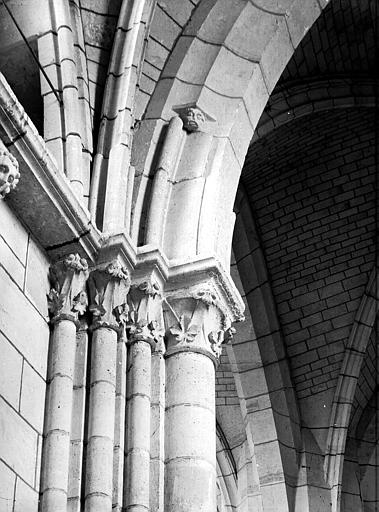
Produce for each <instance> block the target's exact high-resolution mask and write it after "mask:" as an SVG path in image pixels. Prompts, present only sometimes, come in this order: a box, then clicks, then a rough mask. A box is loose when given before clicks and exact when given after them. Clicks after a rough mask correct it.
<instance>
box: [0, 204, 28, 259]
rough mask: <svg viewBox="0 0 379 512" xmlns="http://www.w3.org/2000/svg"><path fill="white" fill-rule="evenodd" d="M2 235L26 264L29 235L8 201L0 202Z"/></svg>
mask: <svg viewBox="0 0 379 512" xmlns="http://www.w3.org/2000/svg"><path fill="white" fill-rule="evenodd" d="M0 235H1V236H2V237H3V238H4V240H5V241H6V243H7V245H8V246H9V247H10V248H11V249H12V251H13V252H14V254H15V255H16V256H17V258H18V259H19V260H20V262H21V263H23V264H25V260H26V250H27V246H28V233H27V231H26V229H25V228H24V226H23V225H22V224H21V222H20V221H19V220H18V218H17V217H16V215H15V214H14V213H13V212H12V210H11V209H10V208H9V206H8V204H7V202H6V201H0Z"/></svg>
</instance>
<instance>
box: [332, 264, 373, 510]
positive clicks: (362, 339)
mask: <svg viewBox="0 0 379 512" xmlns="http://www.w3.org/2000/svg"><path fill="white" fill-rule="evenodd" d="M378 263H379V262H378V261H377V262H376V263H375V265H374V267H373V269H372V271H371V274H370V276H369V279H368V282H367V286H366V290H365V292H364V295H363V297H362V300H361V303H360V305H359V308H358V311H357V313H356V316H355V319H354V323H353V327H352V329H351V332H350V336H349V340H348V344H347V347H346V349H345V356H344V359H343V362H342V366H341V371H340V375H339V377H338V382H337V386H336V391H335V394H334V398H333V405H332V411H331V417H330V427H329V432H328V438H327V449H326V453H325V461H324V473H325V480H326V481H327V482H328V483H329V485H330V488H331V496H332V512H340V507H341V501H340V497H341V487H342V476H343V461H344V451H345V445H346V438H347V430H348V427H349V423H350V417H351V409H352V405H353V401H354V396H355V392H356V387H357V383H358V378H359V375H360V372H361V368H362V363H363V360H364V355H365V353H366V348H367V344H368V341H369V339H370V335H371V332H372V330H373V328H374V325H375V320H376V318H377V316H378V313H379V286H378V284H379V283H378V275H379V274H378V268H379V266H378Z"/></svg>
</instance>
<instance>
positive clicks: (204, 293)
mask: <svg viewBox="0 0 379 512" xmlns="http://www.w3.org/2000/svg"><path fill="white" fill-rule="evenodd" d="M193 297H194V299H197V300H201V301H202V302H204V304H206V305H207V306H212V305H215V304H216V303H217V295H216V294H215V293H214V292H213V291H212V290H211V289H210V288H208V287H206V288H201V289H200V290H198V291H196V293H194V296H193Z"/></svg>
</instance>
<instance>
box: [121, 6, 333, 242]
mask: <svg viewBox="0 0 379 512" xmlns="http://www.w3.org/2000/svg"><path fill="white" fill-rule="evenodd" d="M327 3H328V2H327V1H323V2H316V1H314V0H309V2H308V4H307V6H305V5H304V0H302V1H300V0H295V1H294V2H293V3H292V4H291V7H290V8H289V9H288V11H287V12H286V14H285V16H284V15H283V16H282V18H281V19H280V22H278V25H277V28H276V30H274V31H273V33H272V34H271V38H270V39H269V40H268V42H267V44H266V46H265V47H264V49H263V51H262V55H261V58H260V59H259V63H256V64H254V66H253V72H252V74H251V76H250V79H249V80H248V82H246V83H244V86H243V87H244V90H241V91H240V93H239V94H236V95H234V96H231V97H228V95H227V94H223V92H222V90H220V91H219V92H215V91H212V90H211V89H210V88H209V87H208V84H207V83H206V82H207V77H205V78H204V80H203V83H199V84H192V85H191V84H188V83H184V82H180V81H179V80H178V79H172V83H171V84H167V83H166V85H164V87H163V86H162V84H164V81H166V82H168V80H167V78H163V79H162V80H161V81H160V82H158V85H157V87H156V89H155V93H154V94H153V95H152V97H151V100H150V103H149V105H148V107H147V109H146V111H145V117H144V120H143V121H142V122H141V125H140V129H139V131H138V132H137V133H136V134H135V137H134V149H133V150H132V151H133V153H134V155H136V154H138V158H137V159H135V158H132V160H133V164H134V165H135V167H136V174H137V176H139V177H138V179H137V180H136V182H135V190H134V192H133V195H134V203H135V205H136V209H135V212H134V217H133V223H132V226H131V233H132V237H133V239H137V236H138V233H139V226H140V223H141V222H142V220H141V219H142V214H143V205H144V203H145V199H144V198H145V195H146V194H147V193H148V188H149V187H148V182H149V179H150V175H151V174H152V173H153V172H154V171H155V169H153V168H152V165H154V160H155V158H154V154H155V152H156V149H157V144H158V140H159V134H160V133H161V131H162V128H163V127H164V126H165V124H166V123H167V122H168V121H169V120H170V119H171V117H172V116H173V115H174V114H175V108H177V106H178V104H179V103H180V101H181V100H182V102H183V104H184V103H185V104H189V103H193V104H195V105H198V106H199V108H201V109H202V110H203V111H204V112H205V113H206V114H207V113H208V112H207V110H209V109H210V107H211V106H212V105H213V106H214V104H218V105H219V107H220V109H221V110H220V112H223V116H224V117H225V112H226V113H227V115H228V116H229V118H228V119H229V121H228V122H227V123H226V124H229V125H230V126H229V128H228V132H227V133H223V132H222V133H218V134H217V133H216V132H214V131H213V134H214V136H215V137H223V138H226V139H227V140H228V143H229V144H230V147H231V151H232V152H234V155H235V158H236V164H235V165H236V167H238V169H236V170H235V173H234V174H236V175H239V174H240V172H241V168H242V163H243V160H244V156H245V154H246V151H247V148H248V145H249V143H250V140H251V138H252V135H253V131H254V127H255V126H256V124H257V122H258V119H259V117H260V115H261V113H262V112H263V109H264V107H265V105H266V102H267V100H268V97H269V93H270V91H272V89H273V88H274V86H275V84H276V82H277V80H278V79H279V76H280V75H281V73H282V71H283V69H284V67H285V65H286V64H287V62H288V60H289V59H290V58H291V56H292V55H293V52H294V51H295V47H296V46H297V44H298V43H299V42H300V41H301V39H302V38H303V37H304V35H305V33H306V32H307V31H308V30H309V28H310V26H311V25H312V24H313V23H314V22H315V20H316V19H317V17H318V16H319V15H320V14H321V12H322V9H323V8H324V7H325V6H326V5H327ZM208 22H209V20H208ZM233 27H234V25H232V28H233ZM232 28H230V27H229V30H230V32H231V31H232ZM200 29H201V26H200V28H198V29H197V33H198V32H199V31H200ZM194 37H195V36H194ZM240 37H241V36H240ZM225 38H226V36H225ZM177 48H178V45H177V47H176V48H175V49H177ZM175 49H174V52H173V55H172V59H174V58H175V59H178V56H177V55H174V54H175ZM187 50H188V47H186V48H185V49H184V50H182V51H184V55H181V59H179V60H181V61H183V60H184V57H185V54H186V51H187ZM178 51H179V50H178ZM200 57H202V56H198V59H199V58H200ZM270 58H271V59H272V60H271V61H270ZM167 65H169V62H168V63H167ZM191 65H192V66H193V65H194V62H192V63H191ZM220 65H221V64H220V62H219V61H218V60H217V58H215V59H214V62H213V64H212V66H211V68H212V69H214V68H215V66H220ZM270 66H271V68H272V69H271V68H270ZM225 71H227V70H225ZM179 72H181V68H180V69H178V70H177V74H176V75H178V74H179ZM219 72H220V70H219ZM162 75H163V76H164V72H163V73H162ZM207 76H209V73H208V74H207ZM162 87H163V89H162ZM220 87H222V85H221V86H220ZM157 98H158V99H157ZM162 98H163V100H162ZM247 100H248V102H249V103H250V105H249V106H247V105H246V101H247ZM154 104H155V106H154ZM228 112H229V113H228ZM209 115H211V113H210V112H209ZM225 120H226V118H225V119H224V121H225ZM210 124H212V123H210ZM217 124H218V123H217V122H216V123H213V124H212V126H213V127H215V126H216V125H217ZM211 130H213V128H211ZM147 140H149V144H146V141H147ZM221 159H223V157H222V156H221ZM228 165H230V164H228ZM222 174H225V173H223V172H220V176H221V182H222V183H220V187H219V189H220V190H222V189H225V188H228V189H229V190H228V197H226V198H225V197H224V196H222V197H221V195H222V194H221V195H220V194H219V195H220V197H219V200H218V201H216V202H217V203H218V204H219V206H218V207H219V208H221V206H220V203H223V205H224V210H225V203H226V204H227V206H229V204H230V205H232V204H233V200H234V197H235V193H236V189H237V184H238V180H233V183H232V186H230V187H225V185H226V183H224V181H225V177H224V178H223V179H224V181H222ZM215 208H216V210H217V207H215ZM216 210H215V217H216V218H218V217H223V218H225V214H224V215H221V214H220V215H217V213H216ZM200 215H201V213H200ZM212 217H213V215H212ZM225 219H226V218H225ZM225 219H224V220H225ZM227 224H229V226H227V227H226V228H224V231H225V230H226V231H228V233H229V231H230V232H231V231H232V223H231V222H229V223H227ZM216 231H217V233H218V232H219V231H220V230H219V229H218V230H216ZM224 231H222V229H221V232H222V233H223V235H222V236H221V237H220V238H221V239H223V240H227V239H228V234H227V233H224ZM229 235H230V236H229V237H231V234H230V233H229ZM220 243H221V242H219V241H216V242H215V244H216V246H217V248H218V250H222V249H221V247H219V246H220Z"/></svg>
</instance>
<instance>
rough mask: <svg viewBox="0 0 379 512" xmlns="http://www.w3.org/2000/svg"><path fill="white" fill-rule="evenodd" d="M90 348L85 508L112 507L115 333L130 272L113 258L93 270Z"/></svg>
mask: <svg viewBox="0 0 379 512" xmlns="http://www.w3.org/2000/svg"><path fill="white" fill-rule="evenodd" d="M88 285H89V292H90V311H91V312H92V314H93V323H92V326H91V329H92V331H93V335H92V353H91V376H90V386H91V387H90V395H89V413H88V445H87V467H86V485H85V511H86V512H95V511H96V512H98V511H100V510H101V512H110V511H111V510H112V491H113V443H114V426H115V402H116V367H117V337H118V335H119V334H120V332H121V331H122V326H123V324H124V323H125V321H126V311H127V305H126V302H127V294H128V291H129V286H130V281H129V276H128V272H127V270H126V269H125V268H123V267H121V266H120V264H119V263H118V262H113V263H110V264H108V265H107V266H104V267H102V268H97V269H96V270H94V271H93V272H91V275H90V278H89V281H88Z"/></svg>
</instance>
